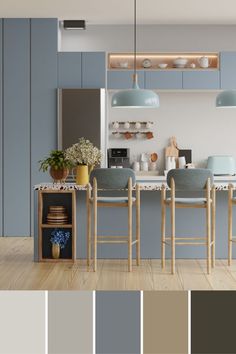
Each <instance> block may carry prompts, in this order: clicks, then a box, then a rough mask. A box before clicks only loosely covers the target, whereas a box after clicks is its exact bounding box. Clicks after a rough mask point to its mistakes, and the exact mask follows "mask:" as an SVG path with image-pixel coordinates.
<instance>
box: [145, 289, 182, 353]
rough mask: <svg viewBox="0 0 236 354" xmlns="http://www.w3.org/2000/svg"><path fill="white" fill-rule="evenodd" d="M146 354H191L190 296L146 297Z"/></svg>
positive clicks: (167, 293) (150, 293)
mask: <svg viewBox="0 0 236 354" xmlns="http://www.w3.org/2000/svg"><path fill="white" fill-rule="evenodd" d="M143 345H144V349H143V353H144V354H187V353H188V293H187V292H183V291H171V292H170V291H145V292H144V293H143Z"/></svg>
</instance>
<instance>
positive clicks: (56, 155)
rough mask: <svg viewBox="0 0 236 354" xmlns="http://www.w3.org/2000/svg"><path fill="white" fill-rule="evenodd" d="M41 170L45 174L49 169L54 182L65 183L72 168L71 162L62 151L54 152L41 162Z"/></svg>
mask: <svg viewBox="0 0 236 354" xmlns="http://www.w3.org/2000/svg"><path fill="white" fill-rule="evenodd" d="M39 163H40V168H39V170H42V171H43V172H46V171H47V170H48V169H49V173H50V175H51V177H52V178H53V180H54V182H62V183H64V182H65V180H66V178H67V176H68V174H69V169H70V168H71V167H72V164H71V162H70V161H69V160H68V159H66V158H65V153H64V151H62V150H52V151H51V152H50V154H49V156H48V157H46V158H45V159H44V160H40V161H39Z"/></svg>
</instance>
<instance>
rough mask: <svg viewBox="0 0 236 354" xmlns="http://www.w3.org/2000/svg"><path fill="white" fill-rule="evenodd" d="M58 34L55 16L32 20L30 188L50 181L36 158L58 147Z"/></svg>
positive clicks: (40, 157) (42, 156)
mask: <svg viewBox="0 0 236 354" xmlns="http://www.w3.org/2000/svg"><path fill="white" fill-rule="evenodd" d="M57 33H58V25H57V19H50V18H45V19H32V20H31V190H32V187H33V185H34V184H37V183H39V182H41V181H45V182H47V181H51V178H50V176H49V174H48V173H43V172H42V171H41V172H39V163H38V161H39V160H40V159H42V158H44V157H45V156H47V155H48V153H49V152H50V150H53V149H56V148H57ZM31 203H33V196H32V199H31ZM31 231H32V233H33V223H32V224H31Z"/></svg>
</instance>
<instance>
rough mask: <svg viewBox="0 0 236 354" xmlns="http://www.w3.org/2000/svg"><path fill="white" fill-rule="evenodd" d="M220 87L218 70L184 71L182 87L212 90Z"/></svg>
mask: <svg viewBox="0 0 236 354" xmlns="http://www.w3.org/2000/svg"><path fill="white" fill-rule="evenodd" d="M219 88H220V76H219V71H201V72H199V71H184V72H183V89H186V90H214V89H216V90H217V89H219Z"/></svg>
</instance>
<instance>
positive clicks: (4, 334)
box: [0, 291, 45, 354]
mask: <svg viewBox="0 0 236 354" xmlns="http://www.w3.org/2000/svg"><path fill="white" fill-rule="evenodd" d="M44 353H45V292H44V291H0V354H44Z"/></svg>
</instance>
